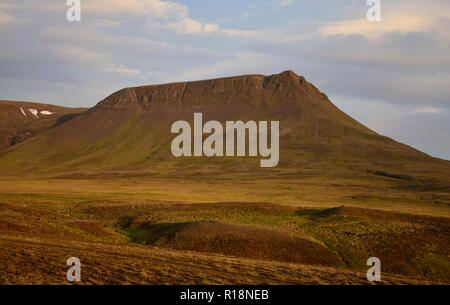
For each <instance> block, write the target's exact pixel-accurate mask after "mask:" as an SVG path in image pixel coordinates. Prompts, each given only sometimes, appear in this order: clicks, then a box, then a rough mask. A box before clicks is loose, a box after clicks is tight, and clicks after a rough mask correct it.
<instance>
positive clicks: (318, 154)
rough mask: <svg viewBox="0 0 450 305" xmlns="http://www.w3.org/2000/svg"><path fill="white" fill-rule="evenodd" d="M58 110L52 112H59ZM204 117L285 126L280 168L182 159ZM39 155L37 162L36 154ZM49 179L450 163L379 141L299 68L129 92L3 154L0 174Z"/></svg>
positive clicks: (347, 170)
mask: <svg viewBox="0 0 450 305" xmlns="http://www.w3.org/2000/svg"><path fill="white" fill-rule="evenodd" d="M50 110H52V109H50ZM195 112H201V113H202V114H203V119H204V121H208V120H217V121H220V122H224V121H227V120H232V121H237V120H242V121H244V122H245V121H249V120H254V121H261V120H266V121H273V120H277V121H279V122H280V162H279V165H278V167H277V168H274V169H271V170H270V172H269V171H267V170H266V171H264V170H261V169H260V168H259V159H258V158H207V157H192V158H176V157H174V156H172V154H171V150H170V145H171V141H172V139H173V138H174V135H173V134H171V125H172V124H173V123H174V122H175V121H177V120H186V121H189V122H191V121H192V119H193V114H194V113H195ZM31 156H32V157H31ZM12 168H14V169H15V170H16V171H17V170H18V171H20V170H23V171H24V172H29V169H30V168H31V169H33V173H35V174H44V175H69V176H70V175H98V174H105V173H108V174H114V175H137V174H139V175H169V176H172V175H176V176H186V175H187V176H190V175H197V176H198V175H200V176H201V175H210V174H215V175H217V174H219V175H226V174H237V173H239V175H247V176H248V175H260V174H261V175H266V174H267V175H269V174H270V175H271V176H272V177H285V178H286V179H288V178H289V177H298V176H301V175H319V176H324V175H329V174H331V173H333V174H338V175H352V176H354V175H362V176H366V175H369V176H370V175H372V173H373V172H382V173H387V174H388V175H391V174H390V173H393V174H392V175H396V174H398V175H400V176H408V177H409V176H416V175H418V176H422V177H430V176H433V177H435V176H436V177H445V176H448V173H450V166H449V162H447V161H443V160H438V159H435V158H432V157H429V156H428V155H426V154H424V153H422V152H419V151H417V150H415V149H413V148H411V147H409V146H406V145H403V144H401V143H398V142H396V141H394V140H392V139H389V138H387V137H384V136H381V135H378V134H377V133H375V132H374V131H372V130H370V129H368V128H367V127H365V126H363V125H362V124H360V123H358V122H357V121H356V120H354V119H352V118H351V117H349V116H348V115H346V114H345V113H344V112H342V111H340V110H339V109H338V108H337V107H336V106H335V105H333V104H332V102H331V101H330V100H329V99H328V97H327V96H326V95H325V94H323V93H322V92H320V91H319V90H318V89H317V88H316V87H315V86H314V85H312V84H311V83H309V82H308V81H306V80H305V78H304V77H302V76H298V75H297V74H295V73H294V72H292V71H285V72H282V73H280V74H275V75H270V76H264V75H244V76H237V77H228V78H219V79H213V80H203V81H193V82H180V83H171V84H161V85H149V86H141V87H133V88H125V89H122V90H120V91H118V92H115V93H113V94H111V95H110V96H108V97H107V98H105V99H104V100H103V101H101V102H100V103H99V104H97V105H96V106H95V107H93V108H91V109H89V110H88V111H86V112H85V113H83V114H81V115H79V116H77V117H76V118H74V119H72V120H70V121H68V122H65V123H63V124H61V125H59V126H56V127H54V128H51V129H48V130H46V131H45V132H43V133H41V134H39V135H37V136H36V137H33V138H31V139H29V140H27V141H25V142H23V143H20V144H19V145H15V146H13V147H11V148H9V149H8V150H6V151H3V152H2V153H0V171H6V172H9V170H11V169H12Z"/></svg>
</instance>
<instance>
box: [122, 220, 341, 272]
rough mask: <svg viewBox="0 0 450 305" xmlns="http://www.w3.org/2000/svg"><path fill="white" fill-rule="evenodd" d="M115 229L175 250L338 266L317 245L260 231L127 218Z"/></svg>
mask: <svg viewBox="0 0 450 305" xmlns="http://www.w3.org/2000/svg"><path fill="white" fill-rule="evenodd" d="M118 227H120V228H121V229H122V230H124V231H125V232H126V233H127V234H128V236H130V237H131V239H132V240H133V241H135V242H140V243H146V244H153V245H157V246H161V247H166V248H172V249H178V250H190V251H197V252H207V253H218V254H225V255H233V256H240V257H250V258H252V259H267V260H275V261H284V262H292V263H302V264H314V265H325V266H337V265H340V264H341V261H340V259H339V257H338V256H337V255H336V254H335V253H333V252H332V251H331V250H329V249H328V248H327V247H325V246H323V245H321V244H319V243H316V242H313V241H310V240H307V239H303V238H300V237H296V236H290V235H288V234H286V233H282V232H278V231H274V230H269V229H264V228H255V227H249V226H244V225H235V224H225V223H219V222H212V221H199V222H188V223H163V224H151V223H140V224H135V223H132V220H131V219H130V218H122V219H121V220H120V221H119V223H118Z"/></svg>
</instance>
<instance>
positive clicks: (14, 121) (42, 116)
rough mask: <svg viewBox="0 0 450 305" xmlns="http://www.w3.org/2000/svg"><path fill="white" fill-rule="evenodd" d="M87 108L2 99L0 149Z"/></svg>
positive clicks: (55, 124) (59, 122) (0, 101)
mask: <svg viewBox="0 0 450 305" xmlns="http://www.w3.org/2000/svg"><path fill="white" fill-rule="evenodd" d="M85 110H86V109H83V108H66V107H60V106H54V105H48V104H38V103H31V102H16V101H4V100H0V150H1V149H5V148H8V147H10V146H13V145H15V144H17V143H20V142H22V141H24V140H26V139H28V138H31V137H33V136H35V135H36V134H38V133H39V132H41V131H44V130H47V129H49V128H52V127H54V126H57V125H59V124H62V123H64V122H65V121H68V120H70V119H71V118H73V117H74V116H76V115H78V114H80V113H82V112H84V111H85Z"/></svg>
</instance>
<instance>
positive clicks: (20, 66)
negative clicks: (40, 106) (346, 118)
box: [0, 0, 450, 160]
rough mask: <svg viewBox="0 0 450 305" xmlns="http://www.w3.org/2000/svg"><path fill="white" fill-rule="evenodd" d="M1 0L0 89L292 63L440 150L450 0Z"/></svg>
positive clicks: (378, 122)
mask: <svg viewBox="0 0 450 305" xmlns="http://www.w3.org/2000/svg"><path fill="white" fill-rule="evenodd" d="M369 8H370V7H369V6H368V5H367V3H366V0H239V1H237V0H227V1H219V0H173V1H163V0H81V21H80V22H69V21H67V18H66V12H67V10H68V9H69V6H67V3H66V0H40V1H35V0H2V1H1V2H0V99H12V100H28V101H36V102H45V103H51V104H56V105H64V106H71V107H76V106H93V105H95V104H96V103H97V102H99V101H100V100H102V99H103V98H105V97H106V96H107V95H109V94H111V93H112V92H115V91H117V90H119V89H121V88H123V87H128V86H138V85H145V84H154V83H165V82H173V81H188V80H197V79H208V78H215V77H224V76H232V75H240V74H268V75H269V74H274V73H279V72H281V71H284V70H294V71H295V72H296V73H297V74H299V75H303V76H304V77H305V78H306V79H307V80H309V81H310V82H312V83H313V84H315V85H316V86H317V87H319V89H320V90H321V91H323V92H325V93H326V94H327V95H328V96H329V97H330V99H331V100H332V102H333V103H335V104H336V105H337V106H338V107H339V108H340V109H342V110H343V111H345V112H346V113H348V114H349V115H351V116H353V117H354V118H356V119H357V120H359V121H360V122H362V123H363V124H365V125H366V126H368V127H369V128H371V129H373V130H375V131H377V132H379V133H381V134H383V135H387V136H389V137H392V138H394V139H396V140H398V141H400V142H403V143H406V144H408V145H411V146H413V147H415V148H417V149H419V150H421V151H424V152H426V153H428V154H430V155H432V156H435V157H440V158H444V159H447V160H450V30H449V29H450V1H448V0H427V1H424V0H381V21H380V22H369V21H368V20H367V18H366V14H367V10H368V9H369Z"/></svg>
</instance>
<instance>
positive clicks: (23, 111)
mask: <svg viewBox="0 0 450 305" xmlns="http://www.w3.org/2000/svg"><path fill="white" fill-rule="evenodd" d="M20 111H21V112H22V114H23V115H24V116H27V114H26V113H25V110H23V108H22V107H20Z"/></svg>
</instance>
